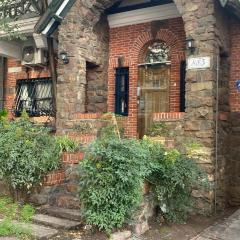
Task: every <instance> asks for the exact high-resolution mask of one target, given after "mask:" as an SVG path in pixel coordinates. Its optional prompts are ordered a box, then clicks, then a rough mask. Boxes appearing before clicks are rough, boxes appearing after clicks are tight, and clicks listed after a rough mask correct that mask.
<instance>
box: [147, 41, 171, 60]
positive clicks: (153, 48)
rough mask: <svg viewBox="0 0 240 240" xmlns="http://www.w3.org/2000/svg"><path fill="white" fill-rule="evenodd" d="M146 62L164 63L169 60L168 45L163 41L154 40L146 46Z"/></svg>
mask: <svg viewBox="0 0 240 240" xmlns="http://www.w3.org/2000/svg"><path fill="white" fill-rule="evenodd" d="M145 61H146V63H165V62H169V61H170V47H169V46H168V45H167V44H166V43H165V42H154V43H153V44H151V45H150V46H149V47H148V48H147V53H146V59H145Z"/></svg>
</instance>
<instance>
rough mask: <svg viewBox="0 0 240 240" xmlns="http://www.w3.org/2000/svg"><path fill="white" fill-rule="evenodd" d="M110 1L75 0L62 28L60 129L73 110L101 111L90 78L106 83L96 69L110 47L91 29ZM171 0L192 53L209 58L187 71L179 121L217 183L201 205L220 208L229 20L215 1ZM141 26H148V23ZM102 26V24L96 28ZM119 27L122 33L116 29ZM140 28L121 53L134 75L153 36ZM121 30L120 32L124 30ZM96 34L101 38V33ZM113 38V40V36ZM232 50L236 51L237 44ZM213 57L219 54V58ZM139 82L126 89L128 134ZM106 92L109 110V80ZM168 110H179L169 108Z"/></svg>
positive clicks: (133, 120) (133, 121)
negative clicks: (65, 58) (204, 65)
mask: <svg viewBox="0 0 240 240" xmlns="http://www.w3.org/2000/svg"><path fill="white" fill-rule="evenodd" d="M114 2H116V1H111V0H101V1H100V0H99V1H96V0H88V1H85V0H78V1H77V2H76V4H75V6H74V7H73V9H72V10H71V12H70V13H69V15H68V17H67V19H66V20H65V21H64V23H63V25H62V26H61V28H60V31H59V50H60V51H61V50H67V51H68V53H69V55H72V56H73V57H72V58H71V59H70V63H69V65H62V64H61V63H59V69H58V73H59V78H58V94H57V95H58V96H57V103H58V113H57V127H58V131H59V132H64V131H65V129H66V128H67V124H68V122H69V120H70V121H71V120H73V119H74V116H75V114H77V113H84V112H86V111H93V112H96V111H99V110H100V111H101V110H102V109H103V108H102V106H101V107H99V104H102V101H103V102H104V97H103V98H102V96H105V95H104V94H102V95H101V94H100V95H98V93H96V90H95V89H94V83H95V82H94V80H93V79H99V81H100V82H101V81H102V82H101V83H105V84H107V81H106V80H105V79H104V80H103V79H102V78H103V76H106V75H105V73H106V72H105V68H104V70H103V72H104V73H102V74H103V75H101V74H99V73H98V70H99V71H102V69H103V68H102V67H103V66H104V64H106V62H107V61H106V59H107V58H108V51H107V50H106V49H107V46H108V40H107V39H108V30H107V29H106V28H104V29H105V30H104V31H101V34H103V35H101V34H100V33H98V32H96V30H94V29H95V28H94V26H95V25H96V24H97V23H98V22H99V20H100V17H101V15H102V14H103V12H104V10H105V9H106V8H108V7H109V6H111V5H112V4H113V3H114ZM174 2H175V4H176V6H177V8H178V10H179V12H180V13H181V15H182V21H183V25H182V26H184V30H185V35H184V36H192V37H193V38H194V39H195V44H196V51H195V52H194V53H193V54H192V55H191V56H194V57H210V59H211V67H210V68H209V69H204V70H199V69H193V70H188V71H187V75H186V112H185V115H184V121H183V123H182V124H183V128H184V137H186V138H189V139H195V140H196V141H197V142H199V143H200V144H201V145H202V146H203V151H201V152H200V153H199V154H200V156H199V157H200V158H201V159H202V163H200V164H201V165H202V166H203V167H204V168H205V169H206V171H207V172H208V174H209V179H210V181H211V182H212V183H213V185H215V187H216V190H217V191H215V194H212V192H210V193H209V194H205V201H204V202H203V203H202V205H201V207H202V208H205V209H207V210H208V211H212V210H213V209H214V207H215V203H216V202H218V203H219V207H220V208H222V207H223V206H224V205H225V198H226V196H225V193H224V192H225V189H226V174H225V170H224V169H225V166H226V164H227V162H226V161H227V160H226V150H224V148H223V147H222V146H224V145H226V136H227V133H228V131H229V123H228V120H227V117H226V116H227V115H228V112H229V106H228V105H229V104H228V97H227V92H228V86H227V76H228V71H229V61H228V58H227V57H228V54H229V39H228V38H226V36H229V33H228V29H229V27H228V26H229V25H228V23H229V22H228V17H227V15H226V13H225V12H224V11H223V10H222V9H221V7H220V5H219V3H218V1H214V0H205V1H202V0H195V1H190V0H174ZM103 19H104V18H103ZM101 21H104V20H101ZM173 21H174V20H173ZM169 22H171V21H169ZM102 25H104V24H102ZM143 25H145V26H146V25H147V24H143ZM100 26H101V24H100V25H99V28H100ZM129 28H130V27H129ZM162 28H163V27H160V32H161V30H162ZM118 30H119V31H120V29H118ZM142 31H143V33H142V36H140V37H138V38H137V40H136V41H135V42H134V43H136V44H135V45H134V43H133V45H131V46H129V48H128V49H129V56H127V57H125V65H126V66H130V65H131V63H132V62H133V63H134V64H133V67H132V68H131V72H130V73H134V76H137V66H136V63H138V59H139V52H140V49H141V48H143V46H144V44H146V43H147V42H148V39H149V41H150V40H152V36H151V33H150V34H149V33H148V32H146V29H145V30H144V29H143V30H142ZM236 31H237V29H236ZM236 31H233V34H232V35H234V36H233V37H235V39H236V40H235V42H234V44H235V45H236V44H237V42H239V41H238V40H237V39H238V36H235V35H236ZM183 32H184V31H183ZM111 34H112V35H111V38H114V36H115V35H116V34H117V31H116V33H115V32H114V30H112V32H111ZM122 34H123V35H124V32H123V33H122ZM100 35H101V36H102V38H101V37H99V36H100ZM103 36H105V37H106V39H105V38H104V40H103ZM184 36H183V35H181V37H180V39H182V40H181V41H180V43H179V41H176V42H177V44H179V45H178V49H181V48H184V43H183V38H184ZM115 37H116V38H117V36H115ZM125 37H128V36H125ZM168 37H169V41H173V42H174V41H175V40H176V39H177V38H175V37H174V36H173V35H171V34H170V35H168ZM146 39H147V40H146ZM130 40H131V39H130ZM162 40H164V39H162ZM111 41H113V40H112V39H110V42H111ZM234 44H232V45H234ZM123 45H124V44H123ZM235 45H234V46H235ZM103 46H104V47H103ZM235 48H236V49H237V47H236V46H235ZM182 50H184V49H182ZM233 51H235V49H232V52H233ZM122 52H124V49H123V50H122V49H121V48H120V47H119V51H118V52H117V54H115V53H114V52H111V53H110V59H111V60H113V61H110V65H109V66H110V67H109V69H110V71H109V72H108V80H109V79H114V72H113V71H112V69H113V68H114V67H116V66H117V65H116V59H117V58H118V57H119V56H120V55H122ZM111 54H112V55H111ZM189 56H190V54H189ZM217 56H218V57H219V58H217ZM236 56H237V55H236ZM184 58H185V56H184ZM175 59H176V58H175ZM218 59H219V60H220V71H219V73H220V76H221V77H220V79H219V93H220V94H219V99H220V104H219V110H220V114H219V116H217V115H216V114H217V113H216V106H217V105H216V96H217V92H216V86H217V85H216V83H217V79H218V77H217V60H218ZM86 62H89V63H91V64H93V65H95V67H94V68H95V69H94V68H93V69H90V68H88V73H86V71H87V67H86V66H87V64H86ZM89 63H88V64H89ZM91 66H92V65H91ZM99 67H100V68H99ZM100 69H101V70H100ZM233 69H236V71H238V70H237V65H236V67H235V68H234V67H233ZM235 73H236V72H235ZM235 73H234V74H235ZM232 76H233V75H232ZM235 76H236V75H234V76H233V78H234V79H235ZM100 79H101V80H100ZM137 80H138V79H137V78H136V77H133V78H131V80H130V81H132V87H131V89H130V96H132V97H131V101H130V114H131V116H130V118H129V120H128V121H127V124H128V127H127V129H128V130H127V131H128V136H136V135H137V128H136V125H137V118H136V116H137V97H136V87H137ZM97 81H98V80H97ZM87 83H89V85H87ZM231 86H233V85H231ZM108 93H109V94H108V96H109V97H108V105H109V110H110V111H113V106H114V101H113V97H112V96H113V94H114V82H113V81H112V82H111V84H109V86H108ZM234 94H235V92H234ZM234 94H232V96H234V98H235V95H234ZM96 96H97V97H96ZM177 101H178V100H177ZM96 106H97V107H96ZM172 111H177V110H176V109H172ZM216 116H217V117H216ZM217 118H220V119H219V130H218V133H219V134H218V137H219V138H218V141H219V145H218V146H219V151H218V166H217V165H216V158H215V157H216V156H215V155H216V119H217ZM216 183H217V184H216ZM217 186H218V189H217ZM213 195H214V196H213Z"/></svg>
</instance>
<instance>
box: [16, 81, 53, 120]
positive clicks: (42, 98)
mask: <svg viewBox="0 0 240 240" xmlns="http://www.w3.org/2000/svg"><path fill="white" fill-rule="evenodd" d="M16 92H17V94H16V98H15V108H14V113H15V115H16V116H20V115H21V113H22V111H23V110H24V109H25V110H26V111H27V113H28V114H29V116H30V117H38V116H54V109H53V97H52V80H51V78H38V79H28V80H18V81H17V89H16Z"/></svg>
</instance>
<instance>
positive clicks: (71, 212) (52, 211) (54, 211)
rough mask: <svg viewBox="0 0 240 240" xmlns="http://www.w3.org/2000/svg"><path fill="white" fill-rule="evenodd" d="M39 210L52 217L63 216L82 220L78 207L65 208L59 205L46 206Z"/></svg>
mask: <svg viewBox="0 0 240 240" xmlns="http://www.w3.org/2000/svg"><path fill="white" fill-rule="evenodd" d="M41 212H42V213H44V214H47V215H50V216H53V217H59V218H64V219H68V220H73V221H80V222H81V220H82V215H81V213H80V209H79V210H78V209H67V208H60V207H46V208H43V209H41Z"/></svg>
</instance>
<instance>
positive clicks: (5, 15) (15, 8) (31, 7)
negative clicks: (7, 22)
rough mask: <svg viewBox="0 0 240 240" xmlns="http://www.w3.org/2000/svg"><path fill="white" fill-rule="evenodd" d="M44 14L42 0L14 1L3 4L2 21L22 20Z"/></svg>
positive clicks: (0, 12) (0, 7) (0, 15)
mask: <svg viewBox="0 0 240 240" xmlns="http://www.w3.org/2000/svg"><path fill="white" fill-rule="evenodd" d="M41 14H42V1H41V0H12V1H10V2H9V1H6V2H4V3H1V6H0V19H12V20H16V19H21V18H27V17H35V16H39V15H41Z"/></svg>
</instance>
